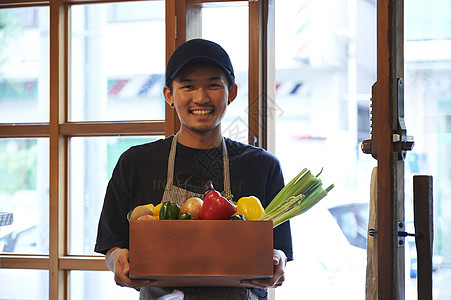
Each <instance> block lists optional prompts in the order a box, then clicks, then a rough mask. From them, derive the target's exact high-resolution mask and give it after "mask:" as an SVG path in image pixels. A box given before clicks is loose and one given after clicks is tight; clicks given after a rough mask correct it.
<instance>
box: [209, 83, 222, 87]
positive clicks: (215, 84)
mask: <svg viewBox="0 0 451 300" xmlns="http://www.w3.org/2000/svg"><path fill="white" fill-rule="evenodd" d="M210 87H211V88H219V87H221V85H220V84H218V83H210Z"/></svg>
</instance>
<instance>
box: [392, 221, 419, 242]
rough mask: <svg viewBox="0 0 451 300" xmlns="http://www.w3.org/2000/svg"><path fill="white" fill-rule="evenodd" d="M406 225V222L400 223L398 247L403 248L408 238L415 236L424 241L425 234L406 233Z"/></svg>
mask: <svg viewBox="0 0 451 300" xmlns="http://www.w3.org/2000/svg"><path fill="white" fill-rule="evenodd" d="M405 228H406V224H405V223H404V222H398V246H399V247H402V246H404V245H405V238H406V236H414V237H415V238H418V239H422V238H424V233H423V232H419V233H408V232H406V229H405Z"/></svg>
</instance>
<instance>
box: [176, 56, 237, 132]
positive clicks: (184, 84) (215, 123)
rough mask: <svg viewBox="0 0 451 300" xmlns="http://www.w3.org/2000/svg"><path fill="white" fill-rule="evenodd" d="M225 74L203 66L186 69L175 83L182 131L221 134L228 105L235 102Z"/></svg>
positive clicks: (232, 88) (234, 89) (234, 91)
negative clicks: (214, 131) (221, 124)
mask: <svg viewBox="0 0 451 300" xmlns="http://www.w3.org/2000/svg"><path fill="white" fill-rule="evenodd" d="M235 96H236V86H233V87H229V86H228V81H227V77H226V75H225V74H224V72H223V71H222V70H220V69H218V68H216V67H214V66H211V65H207V64H202V65H193V66H190V67H187V68H186V69H185V70H183V71H181V72H180V73H179V74H178V75H177V77H176V78H175V79H174V81H173V83H172V93H171V95H170V97H172V101H173V103H174V108H175V109H176V111H177V114H178V116H179V118H180V122H181V126H182V128H181V129H182V130H189V131H194V132H197V133H202V132H210V131H213V130H220V126H219V125H220V123H221V120H222V118H223V117H224V114H225V111H226V108H227V105H228V103H229V101H230V102H232V101H233V100H234V99H235Z"/></svg>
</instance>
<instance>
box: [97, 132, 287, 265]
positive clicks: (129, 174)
mask: <svg viewBox="0 0 451 300" xmlns="http://www.w3.org/2000/svg"><path fill="white" fill-rule="evenodd" d="M172 139H173V136H171V137H168V138H165V139H161V140H158V141H155V142H151V143H147V144H143V145H138V146H134V147H131V148H130V149H128V150H127V151H125V152H124V153H123V154H122V155H121V157H120V158H119V161H118V163H117V165H116V167H115V169H114V171H113V174H112V177H111V179H110V181H109V183H108V187H107V191H106V194H105V200H104V204H103V208H102V213H101V216H100V221H99V226H98V234H97V242H96V245H95V251H96V252H99V253H102V254H105V253H106V252H107V251H108V250H109V249H111V248H112V247H121V248H128V241H129V223H128V221H127V218H126V216H127V213H128V212H129V211H130V210H131V209H132V208H134V207H136V206H138V205H142V204H148V203H153V204H154V205H157V204H159V203H160V202H161V199H162V196H163V192H164V188H165V185H166V180H167V170H168V157H169V151H170V148H171V142H172ZM226 147H227V152H228V157H229V166H230V182H231V191H232V195H233V199H234V200H238V199H239V198H241V197H246V196H251V195H252V196H256V197H257V198H259V199H260V201H261V203H262V205H263V206H264V207H266V205H268V203H269V202H270V201H271V200H272V199H273V198H274V196H275V195H276V194H277V193H278V192H279V191H280V190H281V189H282V188H283V186H284V180H283V175H282V171H281V168H280V163H279V161H278V159H277V158H276V157H275V156H274V155H272V154H271V153H269V152H267V151H265V150H263V149H261V148H257V147H253V146H249V145H245V144H242V143H239V142H236V141H233V140H230V139H226ZM223 168H224V165H223V160H222V146H219V147H216V148H212V149H194V148H189V147H186V146H183V145H182V144H180V143H178V144H177V152H176V156H175V168H174V185H176V186H178V187H181V188H183V189H187V190H190V191H192V192H196V193H202V192H203V187H204V185H205V183H206V182H207V181H208V180H212V181H213V185H214V188H215V189H216V190H218V191H223V189H224V187H223V185H224V169H223ZM274 248H275V249H280V250H282V251H284V252H285V254H286V256H287V258H288V260H292V256H293V255H292V243H291V233H290V224H289V222H285V223H283V224H282V225H279V226H278V227H276V228H275V229H274Z"/></svg>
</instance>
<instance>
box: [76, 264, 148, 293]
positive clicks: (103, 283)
mask: <svg viewBox="0 0 451 300" xmlns="http://www.w3.org/2000/svg"><path fill="white" fill-rule="evenodd" d="M69 275H70V284H69V286H70V294H69V295H70V296H69V297H70V298H69V299H72V300H79V299H85V300H89V299H95V300H107V299H121V300H127V299H130V300H135V299H138V298H139V292H138V291H136V290H135V289H132V288H127V287H120V286H118V285H116V283H115V282H114V274H113V273H112V272H109V271H108V272H99V271H91V272H90V271H71V272H70V273H69Z"/></svg>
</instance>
